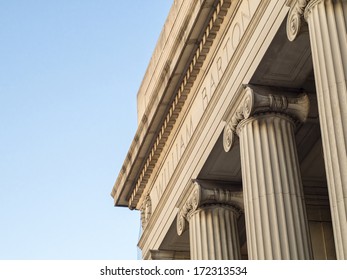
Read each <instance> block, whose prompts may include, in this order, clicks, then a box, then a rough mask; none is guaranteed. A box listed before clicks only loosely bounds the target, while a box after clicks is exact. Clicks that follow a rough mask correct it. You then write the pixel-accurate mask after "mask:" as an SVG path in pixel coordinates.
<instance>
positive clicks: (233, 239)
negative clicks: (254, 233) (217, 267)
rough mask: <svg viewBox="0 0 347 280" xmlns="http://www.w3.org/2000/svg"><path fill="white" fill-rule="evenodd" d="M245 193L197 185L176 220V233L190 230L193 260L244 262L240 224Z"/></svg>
mask: <svg viewBox="0 0 347 280" xmlns="http://www.w3.org/2000/svg"><path fill="white" fill-rule="evenodd" d="M242 201H243V196H242V192H240V189H239V187H237V190H236V189H235V188H233V187H232V186H225V185H224V186H218V183H216V184H213V183H212V184H211V183H207V182H204V181H201V180H199V181H195V182H194V183H193V185H192V187H191V188H190V189H189V195H187V199H186V200H185V202H184V204H182V206H181V207H180V210H179V212H178V216H177V233H178V235H181V234H182V233H183V232H184V231H185V230H187V228H188V226H189V239H190V257H191V259H193V260H237V259H240V258H241V252H240V242H239V232H238V226H237V220H238V217H239V216H240V213H241V208H240V207H241V205H242V204H243V203H242Z"/></svg>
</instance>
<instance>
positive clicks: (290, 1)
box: [286, 0, 310, 41]
mask: <svg viewBox="0 0 347 280" xmlns="http://www.w3.org/2000/svg"><path fill="white" fill-rule="evenodd" d="M308 2H310V0H287V2H286V5H287V6H289V7H290V10H289V13H288V18H287V37H288V40H289V41H294V40H295V38H296V37H297V36H298V35H299V34H300V32H301V31H302V29H303V27H307V25H306V22H305V20H304V11H305V8H306V5H307V4H308Z"/></svg>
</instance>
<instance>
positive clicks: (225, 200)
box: [177, 180, 243, 235]
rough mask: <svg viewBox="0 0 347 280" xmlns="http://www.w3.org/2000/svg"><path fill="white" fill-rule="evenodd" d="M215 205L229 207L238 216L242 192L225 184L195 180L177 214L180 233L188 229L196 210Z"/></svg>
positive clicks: (241, 203)
mask: <svg viewBox="0 0 347 280" xmlns="http://www.w3.org/2000/svg"><path fill="white" fill-rule="evenodd" d="M213 205H215V206H223V207H228V208H230V209H231V210H232V211H233V212H234V213H235V215H236V216H237V217H238V216H239V215H240V214H241V213H242V205H243V195H242V192H240V191H235V189H233V188H227V187H225V186H217V185H215V186H213V184H212V185H211V184H204V183H202V182H201V181H198V180H196V181H193V187H192V190H191V192H190V195H189V196H188V199H187V200H186V202H185V203H184V205H183V206H182V207H181V209H180V210H179V212H178V215H177V233H178V235H182V233H183V232H184V231H185V230H186V229H187V224H188V221H189V220H190V217H191V215H192V214H193V213H194V212H195V211H197V210H198V209H200V208H203V207H211V206H213Z"/></svg>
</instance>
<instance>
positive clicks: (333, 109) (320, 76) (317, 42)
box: [305, 0, 347, 259]
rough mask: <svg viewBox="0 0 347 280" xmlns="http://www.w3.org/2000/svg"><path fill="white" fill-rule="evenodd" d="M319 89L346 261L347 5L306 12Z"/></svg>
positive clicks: (313, 4)
mask: <svg viewBox="0 0 347 280" xmlns="http://www.w3.org/2000/svg"><path fill="white" fill-rule="evenodd" d="M305 19H306V21H307V22H308V26H309V33H310V40H311V50H312V59H313V66H314V73H315V82H316V88H317V99H318V109H319V117H320V124H321V132H322V142H323V150H324V160H325V168H326V173H327V181H328V189H329V198H330V205H331V213H332V221H333V228H334V237H335V244H336V253H337V258H338V259H347V90H346V88H347V87H346V80H347V1H345V0H335V1H323V0H320V1H317V0H316V1H313V0H312V1H310V2H309V3H308V5H307V7H306V9H305Z"/></svg>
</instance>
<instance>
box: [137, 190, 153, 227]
mask: <svg viewBox="0 0 347 280" xmlns="http://www.w3.org/2000/svg"><path fill="white" fill-rule="evenodd" d="M140 210H141V226H142V229H145V228H146V226H147V223H148V221H149V219H150V218H151V215H152V201H151V197H150V196H149V195H148V196H147V197H146V199H145V200H144V201H143V203H142V207H141V209H140Z"/></svg>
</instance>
